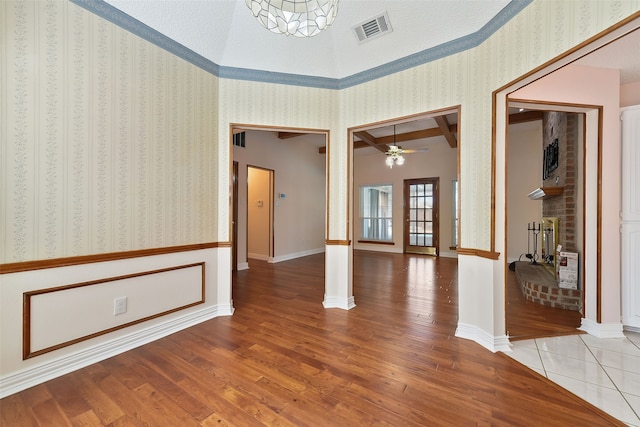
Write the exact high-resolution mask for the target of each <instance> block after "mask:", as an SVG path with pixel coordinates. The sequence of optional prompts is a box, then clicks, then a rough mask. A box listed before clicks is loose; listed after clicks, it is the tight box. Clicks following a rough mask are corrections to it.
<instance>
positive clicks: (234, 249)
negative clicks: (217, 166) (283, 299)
mask: <svg viewBox="0 0 640 427" xmlns="http://www.w3.org/2000/svg"><path fill="white" fill-rule="evenodd" d="M231 182H232V185H233V193H232V194H233V198H232V203H233V204H232V208H231V209H232V215H233V217H232V218H233V219H232V220H231V271H236V270H237V269H238V162H236V161H235V160H234V162H233V169H232V176H231Z"/></svg>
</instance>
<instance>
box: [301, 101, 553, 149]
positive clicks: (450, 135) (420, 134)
mask: <svg viewBox="0 0 640 427" xmlns="http://www.w3.org/2000/svg"><path fill="white" fill-rule="evenodd" d="M543 113H544V111H538V110H536V111H525V112H522V113H514V114H510V115H509V124H510V125H512V124H517V123H526V122H533V121H536V120H542V114H543ZM434 119H435V120H436V123H438V127H437V128H430V129H422V130H416V131H413V132H405V133H399V134H397V135H396V136H395V143H401V142H406V141H413V140H416V139H424V138H433V137H435V136H444V137H445V138H446V139H447V142H448V143H449V145H450V146H451V148H455V147H457V145H458V138H457V137H456V135H455V134H457V133H458V125H457V124H455V123H454V124H449V123H448V121H447V119H446V118H445V117H444V116H438V117H434ZM298 135H302V134H296V135H294V136H298ZM354 135H355V136H356V137H358V138H360V141H354V143H353V148H354V149H358V148H366V147H375V148H377V149H378V150H380V151H382V152H384V153H386V152H387V150H388V149H389V147H388V145H389V144H393V143H394V136H393V135H389V136H381V137H380V138H375V137H374V136H373V135H371V134H370V133H368V132H354ZM292 137H293V136H291V137H290V138H292ZM318 152H319V153H320V154H325V153H326V152H327V149H326V147H320V148H319V149H318Z"/></svg>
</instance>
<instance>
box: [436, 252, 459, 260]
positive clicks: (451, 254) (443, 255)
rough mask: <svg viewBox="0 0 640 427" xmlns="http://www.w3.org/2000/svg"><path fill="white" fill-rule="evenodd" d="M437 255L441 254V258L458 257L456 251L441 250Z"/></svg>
mask: <svg viewBox="0 0 640 427" xmlns="http://www.w3.org/2000/svg"><path fill="white" fill-rule="evenodd" d="M438 256H441V257H443V258H458V252H449V251H442V252H440V253H439V254H438Z"/></svg>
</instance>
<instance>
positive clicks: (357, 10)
mask: <svg viewBox="0 0 640 427" xmlns="http://www.w3.org/2000/svg"><path fill="white" fill-rule="evenodd" d="M106 2H107V3H109V4H111V5H112V6H114V7H115V8H117V9H120V10H121V11H122V12H124V13H126V14H128V15H130V16H132V17H133V18H136V19H137V20H139V21H141V22H143V23H144V24H146V25H148V26H150V27H151V28H153V29H155V30H156V31H158V32H160V33H162V34H164V35H165V36H167V37H169V38H171V39H173V40H174V41H176V42H178V43H180V44H182V45H184V46H186V47H188V48H189V49H191V50H193V51H194V52H196V53H198V54H200V55H201V56H203V57H205V58H207V59H209V60H210V61H212V62H214V63H215V64H218V65H221V66H225V67H237V68H245V69H251V70H263V71H272V72H281V73H289V74H299V75H305V76H315V77H327V78H335V79H341V78H344V77H348V76H351V75H353V74H356V73H359V72H362V71H366V70H369V69H372V68H374V67H376V66H379V65H382V64H386V63H389V62H391V61H394V60H397V59H400V58H404V57H406V56H408V55H411V54H413V53H417V52H421V51H423V50H426V49H429V48H432V47H435V46H440V45H442V44H443V43H446V42H449V41H451V40H455V39H458V38H460V37H464V36H467V35H470V34H473V33H475V32H477V31H478V30H480V29H481V28H482V27H483V26H484V25H485V24H487V23H488V22H489V21H490V20H491V19H492V18H494V17H495V16H496V15H497V14H498V13H499V12H500V11H501V10H502V9H503V8H504V7H505V6H507V5H508V4H509V2H510V0H386V1H379V0H340V3H339V7H338V16H337V18H336V20H335V21H334V23H333V25H331V27H329V29H327V30H325V31H323V32H322V33H320V34H318V35H317V36H315V37H311V38H298V37H293V36H289V37H288V36H285V35H282V34H274V33H271V32H270V31H268V30H266V29H265V28H264V27H262V26H261V25H260V23H259V22H258V21H257V20H256V19H255V18H254V17H253V15H252V14H251V11H250V10H249V8H248V7H247V6H246V4H245V0H106ZM385 11H386V12H387V13H388V16H389V21H390V23H391V27H392V28H393V31H392V32H391V33H388V34H386V35H384V36H382V37H379V38H376V39H372V40H369V41H367V42H364V43H359V42H358V39H357V38H356V36H355V35H354V33H353V30H352V27H354V26H356V25H358V24H361V23H363V22H365V21H367V20H369V19H370V18H373V17H375V16H377V15H379V14H381V13H383V12H385Z"/></svg>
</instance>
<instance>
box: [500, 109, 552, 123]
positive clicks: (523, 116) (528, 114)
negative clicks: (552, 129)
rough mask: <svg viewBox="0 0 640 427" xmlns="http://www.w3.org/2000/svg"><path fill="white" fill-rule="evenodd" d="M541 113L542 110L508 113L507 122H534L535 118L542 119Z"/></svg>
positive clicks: (542, 112)
mask: <svg viewBox="0 0 640 427" xmlns="http://www.w3.org/2000/svg"><path fill="white" fill-rule="evenodd" d="M543 114H544V111H540V110H534V111H524V112H522V113H514V114H509V124H510V125H513V124H516V123H526V122H535V121H536V120H542V115H543Z"/></svg>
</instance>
